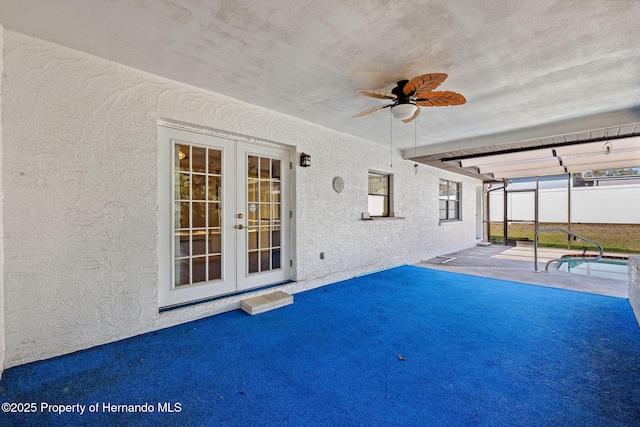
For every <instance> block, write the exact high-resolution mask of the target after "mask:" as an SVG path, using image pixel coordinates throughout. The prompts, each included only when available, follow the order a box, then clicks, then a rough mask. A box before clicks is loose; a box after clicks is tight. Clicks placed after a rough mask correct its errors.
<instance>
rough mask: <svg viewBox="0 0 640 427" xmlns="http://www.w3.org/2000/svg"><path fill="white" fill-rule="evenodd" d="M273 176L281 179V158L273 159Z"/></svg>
mask: <svg viewBox="0 0 640 427" xmlns="http://www.w3.org/2000/svg"><path fill="white" fill-rule="evenodd" d="M271 178H273V179H280V160H277V159H271Z"/></svg>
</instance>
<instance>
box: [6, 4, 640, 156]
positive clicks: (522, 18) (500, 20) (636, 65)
mask: <svg viewBox="0 0 640 427" xmlns="http://www.w3.org/2000/svg"><path fill="white" fill-rule="evenodd" d="M639 22H640V1H637V0H577V1H571V0H519V1H508V0H506V1H501V0H494V1H490V0H487V1H482V2H480V1H473V0H455V1H452V0H433V1H416V0H395V1H387V0H369V1H366V0H297V1H284V0H244V1H243V0H219V1H205V0H199V1H198V0H191V1H187V0H183V1H178V0H0V23H1V24H2V26H3V27H4V28H5V29H9V30H14V31H18V32H21V33H25V34H28V35H32V36H35V37H38V38H41V39H45V40H49V41H52V42H54V43H58V44H61V45H65V46H68V47H71V48H74V49H77V50H80V51H83V52H88V53H91V54H94V55H96V56H99V57H103V58H106V59H110V60H113V61H116V62H119V63H122V64H125V65H129V66H132V67H135V68H138V69H141V70H144V71H148V72H150V73H153V74H156V75H160V76H164V77H167V78H170V79H173V80H177V81H181V82H184V83H188V84H191V85H195V86H198V87H201V88H204V89H209V90H212V91H214V92H218V93H221V94H224V95H228V96H231V97H234V98H237V99H240V100H243V101H246V102H249V103H252V104H255V105H259V106H263V107H266V108H269V109H272V110H276V111H280V112H282V113H285V114H289V115H292V116H295V117H298V118H300V119H303V120H306V121H309V122H313V123H316V124H319V125H322V126H326V127H328V128H332V129H336V130H338V131H342V132H346V133H349V134H353V135H356V136H358V137H361V138H364V139H367V140H370V141H373V142H376V143H380V144H383V145H389V135H390V128H389V127H390V118H389V110H388V109H386V110H383V111H382V112H380V113H377V114H374V115H370V116H365V117H360V118H357V119H353V118H351V117H352V116H353V115H354V114H356V113H358V112H360V111H362V110H365V109H367V108H370V107H373V106H376V105H380V104H383V103H384V101H382V100H377V99H372V98H365V97H362V96H359V95H357V94H356V93H355V92H354V90H355V89H356V88H366V89H378V90H385V91H390V90H391V89H392V88H393V87H394V86H395V83H396V82H397V81H398V80H401V79H411V78H412V77H414V76H417V75H420V74H424V73H435V72H438V73H447V74H448V75H449V78H448V79H447V80H446V81H445V82H444V83H443V84H442V85H441V86H440V87H439V88H438V90H450V91H454V92H459V93H461V94H463V95H464V96H465V97H466V98H467V103H466V104H464V105H462V106H456V107H434V108H423V109H422V114H421V115H420V116H419V117H418V118H417V119H416V123H415V125H416V129H415V130H416V134H417V140H414V124H413V123H412V124H404V123H402V122H399V121H395V122H393V137H394V141H393V144H394V147H396V148H404V149H406V150H407V153H408V152H409V150H411V151H413V149H414V144H417V146H418V147H419V151H421V152H422V154H426V153H429V152H433V151H434V150H435V151H438V150H439V151H448V150H449V149H463V148H465V147H466V146H475V147H477V146H482V145H484V146H488V145H492V144H495V143H496V142H498V143H506V142H510V141H515V140H524V139H531V138H541V137H549V136H553V135H560V134H564V133H568V132H580V131H586V130H591V129H597V128H604V127H609V126H616V125H624V124H626V123H633V122H638V121H640V44H639V40H640V24H639ZM411 154H413V153H411Z"/></svg>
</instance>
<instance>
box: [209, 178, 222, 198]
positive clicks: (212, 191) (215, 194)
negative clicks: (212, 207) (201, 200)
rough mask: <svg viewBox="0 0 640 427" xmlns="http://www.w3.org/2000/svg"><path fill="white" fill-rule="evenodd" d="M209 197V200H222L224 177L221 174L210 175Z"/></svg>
mask: <svg viewBox="0 0 640 427" xmlns="http://www.w3.org/2000/svg"><path fill="white" fill-rule="evenodd" d="M208 184H209V197H208V198H207V200H220V197H221V194H220V189H221V187H222V179H221V177H219V176H209V183H208Z"/></svg>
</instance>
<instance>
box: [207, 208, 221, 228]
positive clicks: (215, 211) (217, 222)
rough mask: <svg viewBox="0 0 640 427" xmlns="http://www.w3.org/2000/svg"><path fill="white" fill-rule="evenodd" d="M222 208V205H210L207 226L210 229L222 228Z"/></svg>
mask: <svg viewBox="0 0 640 427" xmlns="http://www.w3.org/2000/svg"><path fill="white" fill-rule="evenodd" d="M221 208H222V206H221V204H220V203H217V202H216V203H209V218H208V220H207V225H208V226H209V227H215V228H219V227H221V226H222V220H221V217H220V213H221Z"/></svg>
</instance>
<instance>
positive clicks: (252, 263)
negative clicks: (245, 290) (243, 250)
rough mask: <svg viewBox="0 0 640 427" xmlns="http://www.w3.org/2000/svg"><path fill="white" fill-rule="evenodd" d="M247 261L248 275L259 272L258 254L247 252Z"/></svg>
mask: <svg viewBox="0 0 640 427" xmlns="http://www.w3.org/2000/svg"><path fill="white" fill-rule="evenodd" d="M247 260H248V263H249V274H251V273H257V272H259V271H260V270H259V269H258V252H249V257H248V259H247Z"/></svg>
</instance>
